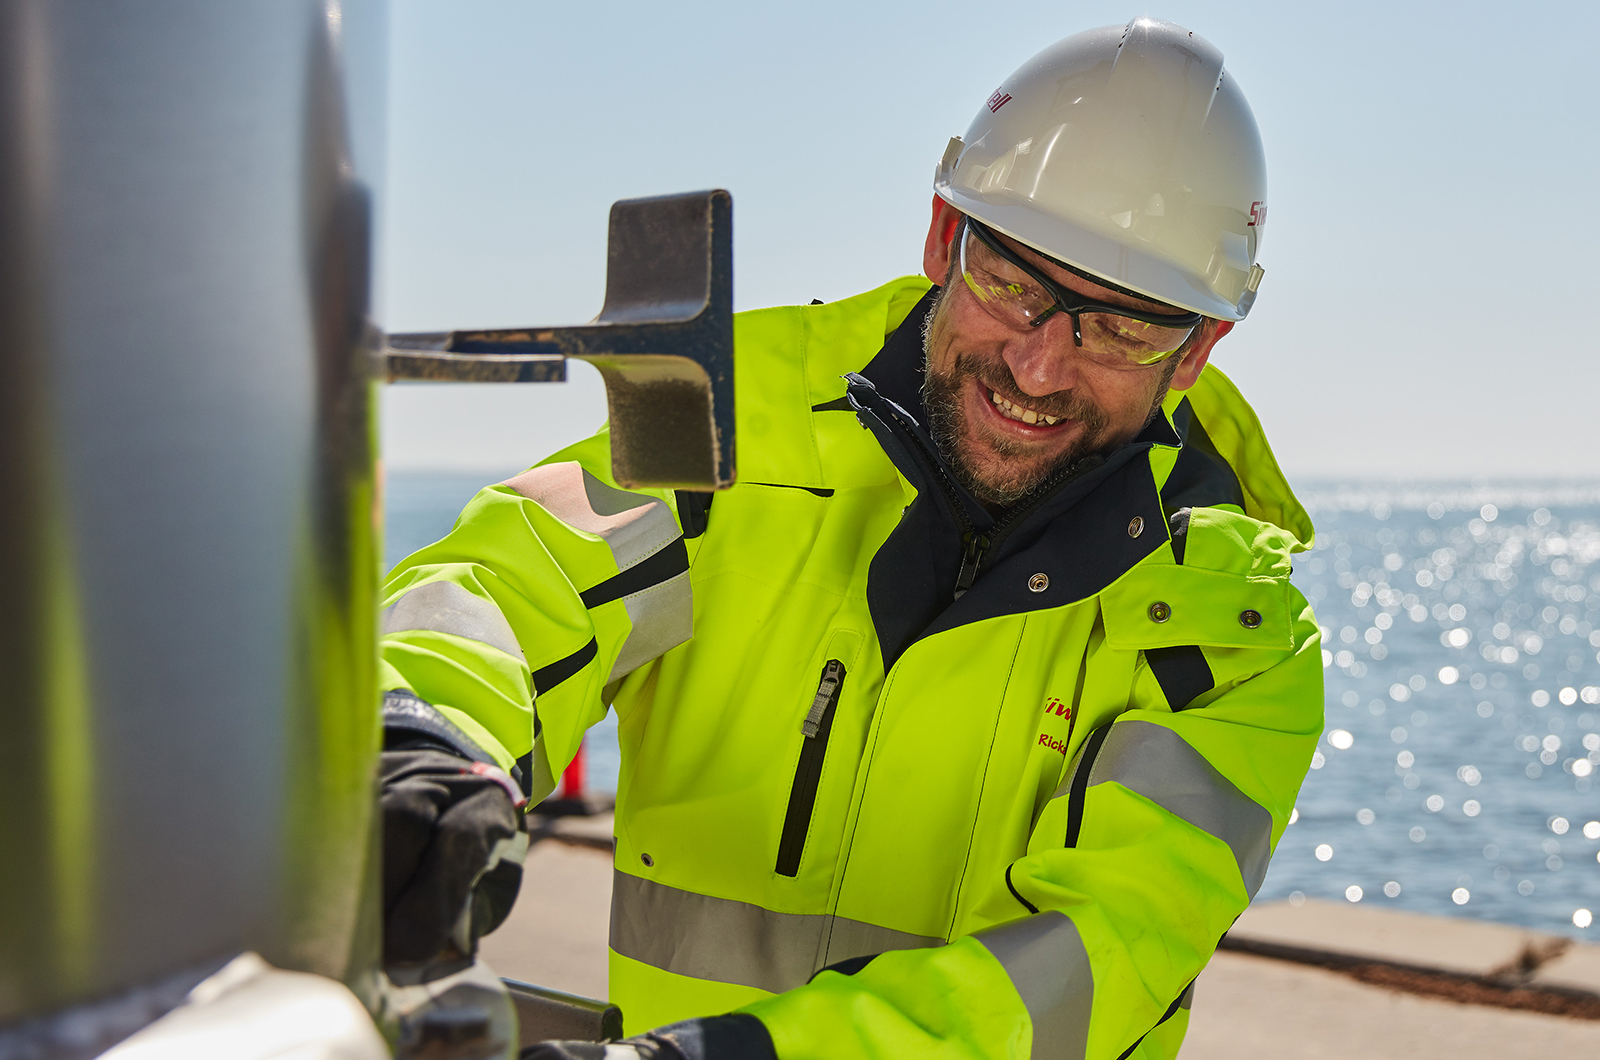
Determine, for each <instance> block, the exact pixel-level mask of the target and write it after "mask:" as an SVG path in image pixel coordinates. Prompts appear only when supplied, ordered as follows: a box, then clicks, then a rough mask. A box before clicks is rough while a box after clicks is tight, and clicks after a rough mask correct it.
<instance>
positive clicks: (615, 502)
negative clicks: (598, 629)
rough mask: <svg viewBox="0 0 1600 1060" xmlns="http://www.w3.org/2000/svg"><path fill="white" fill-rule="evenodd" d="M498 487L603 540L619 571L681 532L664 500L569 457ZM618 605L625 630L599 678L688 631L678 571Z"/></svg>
mask: <svg viewBox="0 0 1600 1060" xmlns="http://www.w3.org/2000/svg"><path fill="white" fill-rule="evenodd" d="M504 485H507V486H510V487H511V488H512V489H514V490H516V491H517V492H518V493H520V494H522V495H523V496H524V497H526V498H528V499H529V500H531V501H533V502H534V503H536V504H538V505H539V507H541V508H543V509H544V510H545V511H547V512H549V513H550V514H551V515H553V516H555V517H556V518H557V519H560V520H561V521H562V522H563V523H566V524H567V525H568V526H571V527H575V528H576V529H579V530H583V531H585V532H587V533H591V534H595V535H596V536H598V537H600V538H603V539H604V540H605V543H606V545H607V546H608V547H609V548H610V549H611V555H612V558H613V559H615V560H616V564H617V571H618V572H619V573H620V572H622V571H625V570H628V569H629V568H631V567H633V566H635V565H637V564H638V563H640V562H642V561H644V560H646V559H649V558H650V557H651V556H653V555H655V554H656V553H657V552H660V551H661V550H662V549H663V548H665V547H666V546H668V545H670V544H672V543H673V542H674V541H676V540H678V538H679V537H681V536H682V532H681V531H680V530H679V529H678V523H677V520H676V519H674V518H673V517H672V513H671V512H670V511H669V510H668V509H667V506H666V505H665V504H663V503H661V502H660V501H658V500H656V499H655V498H654V497H647V496H644V495H643V494H639V493H629V492H628V491H627V490H619V489H616V488H615V487H612V486H608V485H606V484H605V483H604V482H601V481H600V480H599V479H597V478H595V477H594V476H593V475H591V474H589V472H587V471H585V470H584V469H583V467H582V466H581V465H579V464H578V463H577V462H576V461H569V462H566V463H561V464H545V465H544V466H542V467H536V468H533V469H532V470H529V471H524V472H523V473H522V474H520V475H518V476H517V477H516V478H512V479H507V480H506V481H505V483H504ZM623 607H625V608H627V611H628V621H629V623H630V624H631V625H632V626H633V629H632V632H630V633H629V634H628V639H627V641H625V642H624V643H623V645H622V650H621V651H620V652H619V653H618V654H617V661H616V664H615V665H614V666H613V667H612V668H611V674H610V676H608V677H607V678H606V681H607V683H610V682H611V681H615V680H617V679H618V678H621V677H623V676H625V675H627V674H630V673H632V672H633V671H634V670H636V669H638V668H639V667H641V666H643V665H644V664H645V663H647V662H649V661H650V660H651V659H654V658H657V657H659V656H661V655H663V654H665V653H666V652H667V651H669V650H670V649H672V648H675V647H677V646H678V645H679V644H682V643H683V642H684V641H686V640H688V639H689V638H690V637H691V636H692V635H693V634H694V596H693V593H692V592H691V591H690V588H689V575H688V574H687V573H686V572H685V573H681V574H677V575H674V576H673V577H671V578H668V579H667V580H666V581H663V582H658V583H656V584H655V585H652V586H650V587H649V588H646V589H642V590H640V591H639V592H636V593H632V594H630V595H628V596H625V597H623Z"/></svg>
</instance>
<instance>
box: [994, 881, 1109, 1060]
mask: <svg viewBox="0 0 1600 1060" xmlns="http://www.w3.org/2000/svg"><path fill="white" fill-rule="evenodd" d="M973 938H975V939H977V940H978V941H979V942H980V943H982V944H983V945H984V947H985V948H986V949H988V951H989V952H990V953H992V954H994V959H995V960H997V961H999V962H1000V966H1001V967H1002V968H1004V969H1005V970H1006V975H1008V976H1010V977H1011V985H1012V986H1014V987H1016V989H1017V994H1018V995H1019V996H1020V997H1021V998H1022V1003H1023V1004H1024V1005H1025V1006H1027V1009H1028V1018H1029V1019H1030V1020H1031V1021H1032V1023H1033V1051H1032V1052H1031V1053H1030V1054H1029V1055H1030V1056H1033V1057H1036V1058H1041V1060H1042V1058H1044V1057H1051V1058H1063V1060H1066V1058H1070V1060H1082V1058H1083V1055H1084V1051H1085V1049H1087V1047H1088V1043H1089V1013H1090V1010H1092V1009H1093V1008H1094V971H1093V970H1092V969H1091V968H1090V967H1089V954H1088V952H1087V951H1086V950H1085V949H1084V948H1083V939H1082V938H1081V937H1079V935H1078V928H1077V925H1075V924H1073V922H1072V921H1071V920H1069V919H1068V918H1067V917H1066V916H1064V915H1062V914H1061V913H1057V912H1054V911H1051V912H1048V913H1038V914H1035V915H1034V916H1029V917H1024V918H1022V919H1021V920H1013V921H1012V922H1011V923H1009V924H1002V925H1000V926H999V927H996V928H990V929H988V930H987V931H980V932H978V933H977V934H975V935H974V936H973Z"/></svg>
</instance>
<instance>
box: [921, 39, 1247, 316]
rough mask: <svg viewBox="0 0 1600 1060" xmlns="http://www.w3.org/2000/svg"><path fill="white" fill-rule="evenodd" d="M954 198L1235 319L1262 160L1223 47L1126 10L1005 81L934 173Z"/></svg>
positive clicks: (1069, 252) (1059, 248)
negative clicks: (1121, 17)
mask: <svg viewBox="0 0 1600 1060" xmlns="http://www.w3.org/2000/svg"><path fill="white" fill-rule="evenodd" d="M933 186H934V190H935V191H936V192H938V194H939V196H940V197H941V198H943V199H944V200H945V201H946V202H948V203H950V205H952V206H954V207H955V208H956V209H958V210H960V211H961V212H963V213H965V214H968V215H970V216H972V217H976V218H977V219H978V220H980V221H983V222H984V223H985V224H987V225H988V226H989V227H991V228H994V229H998V230H999V231H1001V232H1004V233H1005V234H1006V235H1008V236H1011V237H1012V238H1013V239H1015V240H1017V241H1019V242H1021V243H1025V244H1027V245H1028V246H1030V247H1032V248H1034V249H1035V250H1038V251H1039V252H1041V253H1043V254H1046V255H1048V256H1050V257H1052V258H1056V259H1059V260H1060V261H1062V262H1064V263H1066V264H1069V265H1072V266H1074V267H1075V268H1077V269H1080V270H1082V271H1084V272H1086V273H1089V274H1092V275H1093V276H1095V277H1099V278H1101V279H1104V280H1108V281H1110V282H1111V283H1113V284H1115V285H1116V286H1118V287H1123V288H1126V289H1128V290H1130V291H1133V292H1135V293H1137V294H1141V295H1145V296H1147V297H1149V298H1152V299H1155V300H1156V301H1160V302H1166V303H1169V304H1171V305H1175V306H1182V307H1183V308H1184V309H1188V310H1190V311H1191V312H1195V313H1204V314H1205V315H1206V316H1210V317H1217V318H1219V319H1222V320H1243V319H1244V317H1245V314H1246V313H1248V312H1250V306H1251V303H1253V302H1254V301H1255V293H1256V287H1257V285H1258V284H1259V283H1260V282H1261V276H1262V269H1261V267H1260V266H1259V265H1257V264H1256V252H1257V249H1258V248H1259V246H1260V244H1261V230H1262V226H1263V224H1264V222H1265V219H1266V213H1267V171H1266V159H1265V158H1264V157H1263V154H1262V150H1261V134H1260V132H1259V131H1258V130H1257V129H1256V120H1255V116H1254V115H1252V114H1251V113H1250V105H1249V104H1248V103H1246V102H1245V98H1244V93H1243V92H1241V91H1240V90H1239V86H1238V85H1237V84H1236V83H1235V82H1234V80H1233V78H1232V77H1231V76H1229V75H1228V73H1227V71H1225V70H1224V69H1223V68H1222V52H1220V51H1219V50H1217V48H1216V47H1214V46H1213V45H1212V44H1211V43H1210V42H1208V41H1206V40H1205V39H1204V38H1202V37H1198V36H1196V35H1195V34H1194V33H1192V32H1190V31H1189V30H1186V29H1184V28H1183V27H1182V26H1179V25H1176V24H1174V23H1172V22H1163V21H1161V20H1159V19H1154V18H1136V19H1134V20H1133V21H1132V22H1129V23H1128V24H1127V25H1126V26H1104V27H1102V28H1100V29H1092V30H1088V31H1087V32H1084V33H1079V34H1076V35H1074V36H1071V37H1068V38H1066V39H1065V40H1062V41H1058V42H1056V43H1055V44H1053V45H1051V46H1050V47H1048V48H1046V49H1045V50H1044V51H1042V52H1040V53H1039V54H1038V55H1035V56H1034V57H1033V58H1032V59H1029V60H1028V61H1027V62H1026V63H1024V64H1023V65H1022V68H1021V69H1019V70H1018V71H1017V72H1016V73H1014V74H1012V75H1011V76H1010V77H1008V78H1006V79H1005V80H1004V81H1003V82H1001V84H1000V87H999V88H997V89H995V92H994V95H992V96H990V97H989V99H988V101H987V102H986V103H985V104H984V105H983V106H982V107H981V108H980V109H979V110H978V116H977V117H976V118H974V119H973V121H972V125H971V126H970V127H968V129H967V133H966V136H965V137H954V138H952V139H951V141H950V145H949V147H947V148H946V150H945V154H944V158H943V159H941V160H940V162H939V166H938V169H937V170H936V171H935V173H934V183H933Z"/></svg>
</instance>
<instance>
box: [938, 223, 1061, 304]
mask: <svg viewBox="0 0 1600 1060" xmlns="http://www.w3.org/2000/svg"><path fill="white" fill-rule="evenodd" d="M961 277H962V279H964V280H965V281H966V283H967V288H968V289H969V290H971V291H972V293H973V296H974V297H976V298H977V299H978V301H979V302H980V303H981V304H982V305H983V307H984V308H985V309H987V310H988V311H989V313H990V315H992V316H994V317H995V318H996V319H997V320H1000V321H1001V322H1002V323H1006V324H1010V325H1011V326H1013V327H1020V326H1022V325H1025V324H1027V323H1028V322H1029V321H1030V320H1033V319H1034V318H1035V317H1038V316H1040V315H1041V314H1043V313H1044V312H1045V311H1046V310H1047V309H1049V308H1050V307H1051V306H1052V305H1054V304H1055V302H1054V299H1052V298H1051V297H1050V296H1049V295H1048V294H1046V293H1045V292H1044V291H1043V290H1041V289H1040V288H1039V285H1038V284H1036V283H1034V282H1033V280H1032V279H1031V278H1030V277H1029V276H1028V275H1027V274H1026V273H1024V272H1022V271H1021V270H1020V269H1018V268H1017V267H1016V266H1014V265H1012V264H1011V263H1010V262H1008V261H1006V260H1005V259H1004V258H1002V257H1000V256H999V255H998V254H996V253H995V252H994V251H992V250H990V249H989V248H988V247H987V246H985V245H984V244H983V241H982V240H981V239H979V238H978V237H977V236H975V235H973V234H972V232H971V231H968V232H967V235H966V237H965V238H964V239H963V240H962V242H961Z"/></svg>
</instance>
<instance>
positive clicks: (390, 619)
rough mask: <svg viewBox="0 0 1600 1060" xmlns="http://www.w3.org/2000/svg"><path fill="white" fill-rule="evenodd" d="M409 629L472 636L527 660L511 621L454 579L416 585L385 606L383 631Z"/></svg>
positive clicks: (399, 631) (470, 637)
mask: <svg viewBox="0 0 1600 1060" xmlns="http://www.w3.org/2000/svg"><path fill="white" fill-rule="evenodd" d="M409 629H429V630H432V631H434V632H435V633H449V634H452V635H454V636H457V637H464V638H466V639H467V640H475V641H477V642H478V643H480V644H487V645H489V647H491V648H498V649H500V650H501V651H503V652H505V653H506V654H507V655H514V656H516V657H517V658H518V659H521V660H522V661H523V663H524V664H526V662H527V659H526V658H524V657H523V654H522V646H521V645H520V644H518V643H517V635H516V634H515V633H513V632H512V631H511V623H509V622H507V621H506V616H505V615H502V614H501V613H500V609H499V608H498V607H496V606H495V605H494V602H493V601H491V600H485V599H484V598H483V597H481V596H476V595H474V594H473V593H472V592H470V591H469V590H468V589H466V588H464V587H463V586H460V585H457V584H456V583H455V582H428V583H427V584H426V585H419V586H417V587H416V588H415V589H412V590H410V591H409V592H407V593H405V594H404V595H403V596H401V597H400V599H398V600H396V601H395V602H394V603H392V604H390V605H389V606H388V607H386V608H384V611H383V632H385V633H403V632H405V631H406V630H409Z"/></svg>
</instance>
